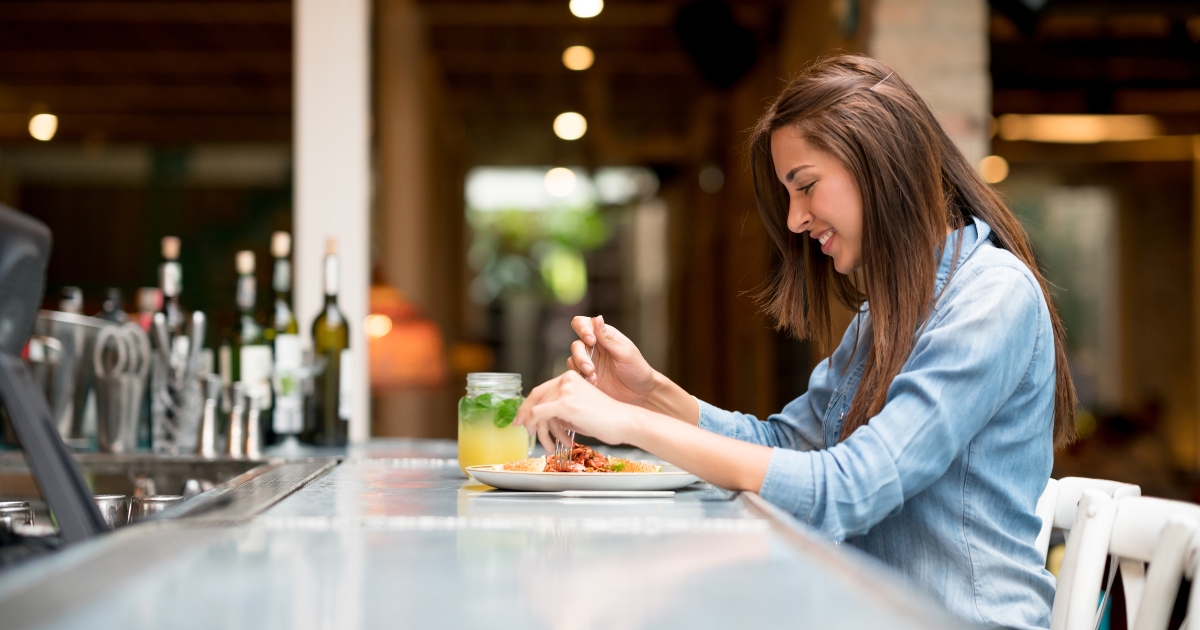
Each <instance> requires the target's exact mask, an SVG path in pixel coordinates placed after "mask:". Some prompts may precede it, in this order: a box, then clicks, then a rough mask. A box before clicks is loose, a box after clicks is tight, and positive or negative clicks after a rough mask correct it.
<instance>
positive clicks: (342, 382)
mask: <svg viewBox="0 0 1200 630" xmlns="http://www.w3.org/2000/svg"><path fill="white" fill-rule="evenodd" d="M353 357H354V355H353V354H351V352H350V350H349V349H346V350H342V355H341V358H340V359H339V360H338V417H339V418H341V419H342V420H345V421H347V422H349V421H350V413H351V411H352V410H353V408H354V405H352V404H351V400H352V399H351V396H352V394H351V393H350V389H351V387H352V385H351V380H350V374H351V372H352V371H353V370H354V359H353Z"/></svg>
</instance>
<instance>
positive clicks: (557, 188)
mask: <svg viewBox="0 0 1200 630" xmlns="http://www.w3.org/2000/svg"><path fill="white" fill-rule="evenodd" d="M542 183H543V184H545V186H546V192H548V193H550V194H551V195H554V196H555V197H566V196H567V195H569V194H571V192H572V191H573V190H575V171H572V170H571V169H569V168H563V167H561V166H560V167H558V168H552V169H550V170H548V171H546V177H545V178H544V179H543V180H542Z"/></svg>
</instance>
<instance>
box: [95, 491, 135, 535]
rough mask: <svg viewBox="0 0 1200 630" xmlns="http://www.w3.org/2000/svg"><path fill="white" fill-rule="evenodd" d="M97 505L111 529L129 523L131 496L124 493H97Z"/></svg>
mask: <svg viewBox="0 0 1200 630" xmlns="http://www.w3.org/2000/svg"><path fill="white" fill-rule="evenodd" d="M96 507H98V508H100V515H101V516H103V517H104V523H105V524H106V525H108V528H109V529H116V528H118V527H122V526H124V525H128V524H129V497H127V496H125V495H123V494H97V495H96Z"/></svg>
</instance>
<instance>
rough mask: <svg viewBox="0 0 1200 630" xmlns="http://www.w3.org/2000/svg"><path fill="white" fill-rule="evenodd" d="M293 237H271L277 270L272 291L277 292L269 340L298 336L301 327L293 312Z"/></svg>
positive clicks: (272, 254)
mask: <svg viewBox="0 0 1200 630" xmlns="http://www.w3.org/2000/svg"><path fill="white" fill-rule="evenodd" d="M291 254H292V235H291V234H288V233H287V232H276V233H275V234H273V235H272V236H271V256H273V257H274V258H275V268H274V270H273V274H272V276H271V289H272V290H274V292H275V316H274V319H273V320H272V321H271V328H270V329H269V330H268V332H267V338H268V339H274V338H275V337H276V336H277V335H298V334H300V326H299V325H298V324H297V323H296V315H295V313H294V312H293V311H292V261H291V260H290V259H289V258H288V257H289V256H291Z"/></svg>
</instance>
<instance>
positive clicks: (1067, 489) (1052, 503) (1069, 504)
mask: <svg viewBox="0 0 1200 630" xmlns="http://www.w3.org/2000/svg"><path fill="white" fill-rule="evenodd" d="M1088 490H1092V491H1095V492H1099V493H1100V494H1102V495H1104V496H1107V497H1110V498H1124V497H1131V496H1139V495H1141V493H1142V489H1141V488H1140V487H1138V486H1135V485H1133V484H1128V483H1121V482H1119V481H1109V480H1107V479H1089V478H1086V477H1063V478H1062V479H1051V480H1050V481H1049V483H1047V484H1046V489H1045V490H1044V491H1043V492H1042V496H1041V498H1039V499H1038V504H1037V515H1038V516H1040V517H1041V519H1042V529H1041V531H1040V532H1039V533H1038V537H1037V540H1036V544H1037V546H1038V549H1039V550H1040V551H1041V552H1042V561H1043V562H1045V560H1046V555H1047V554H1048V552H1049V550H1050V532H1051V530H1052V529H1054V528H1057V529H1061V530H1064V533H1065V534H1067V554H1066V555H1064V557H1063V563H1062V566H1061V567H1060V568H1059V572H1058V587H1057V590H1056V591H1055V594H1054V609H1053V614H1052V616H1051V620H1050V627H1051V630H1063V629H1064V628H1065V627H1066V625H1065V624H1066V602H1067V601H1069V600H1070V596H1069V595H1068V594H1069V593H1070V592H1071V589H1072V584H1073V581H1074V573H1075V569H1076V567H1077V565H1078V560H1077V559H1078V558H1079V555H1078V552H1076V553H1075V554H1071V553H1070V552H1071V540H1070V539H1071V536H1070V530H1071V529H1072V528H1073V527H1074V526H1075V521H1076V515H1077V512H1078V511H1079V504H1080V499H1081V497H1082V496H1083V493H1084V492H1085V491H1088ZM1105 544H1107V540H1106V542H1105ZM1076 546H1078V545H1076ZM1104 559H1105V557H1104V555H1103V554H1102V555H1101V556H1100V559H1099V562H1100V567H1101V569H1100V570H1101V573H1103V566H1104ZM1125 564H1126V563H1123V564H1122V578H1123V579H1124V581H1125V591H1126V593H1130V592H1131V591H1132V592H1133V593H1135V594H1136V596H1137V597H1139V598H1140V597H1141V585H1142V573H1141V568H1142V564H1141V563H1140V562H1128V563H1127V564H1128V565H1129V566H1128V567H1126V566H1124V565H1125ZM1132 619H1133V618H1132V617H1130V620H1131V621H1132Z"/></svg>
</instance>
